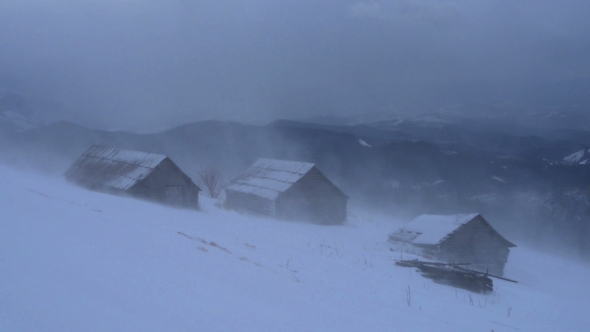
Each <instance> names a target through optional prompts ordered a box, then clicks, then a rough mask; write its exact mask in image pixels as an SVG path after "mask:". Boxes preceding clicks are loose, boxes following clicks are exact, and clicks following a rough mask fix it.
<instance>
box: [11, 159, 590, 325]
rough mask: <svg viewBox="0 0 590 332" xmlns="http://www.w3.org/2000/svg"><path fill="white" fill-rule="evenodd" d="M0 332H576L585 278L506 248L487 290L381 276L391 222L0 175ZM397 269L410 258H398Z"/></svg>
mask: <svg viewBox="0 0 590 332" xmlns="http://www.w3.org/2000/svg"><path fill="white" fill-rule="evenodd" d="M0 184H2V185H1V186H0V212H1V214H0V229H2V231H1V232H0V271H1V273H0V331H144V332H145V331H246V332H248V331H257V332H259V331H328V332H329V331H391V330H402V331H437V332H439V331H492V330H493V331H496V332H498V331H518V330H520V331H586V329H587V327H588V325H589V324H590V316H589V315H588V314H587V308H588V305H587V299H588V298H589V297H590V289H588V288H587V287H584V286H583V285H585V283H586V282H587V280H588V278H589V277H590V268H588V267H587V266H581V265H578V264H576V263H573V262H569V261H566V260H563V259H558V258H555V257H551V256H547V255H542V254H539V253H535V252H533V251H530V250H527V249H525V248H522V247H519V248H516V249H514V250H512V253H511V255H510V258H509V262H508V264H507V266H506V271H505V275H506V277H509V278H513V279H516V280H518V281H519V282H520V283H518V284H512V283H507V282H502V281H499V280H495V281H494V286H495V293H493V294H488V295H483V294H474V293H469V292H467V291H464V290H461V289H455V288H452V287H449V286H445V285H439V284H435V283H433V282H432V281H430V280H428V279H424V278H422V277H420V275H418V274H416V273H415V272H414V271H412V269H407V268H400V267H396V266H394V261H395V259H399V258H400V253H399V252H392V251H391V250H390V249H394V248H392V246H391V245H390V244H388V243H387V235H388V233H389V232H390V231H391V229H394V228H397V227H402V226H403V223H400V222H397V223H395V222H392V220H391V219H390V218H379V217H378V216H373V215H369V214H367V213H366V212H363V211H354V215H355V216H357V217H351V218H350V220H349V221H348V222H347V225H344V226H334V227H326V226H319V225H314V224H305V223H293V222H282V221H276V220H272V219H265V218H255V217H246V216H241V215H239V214H237V213H234V212H231V211H225V210H220V209H218V208H217V207H216V206H215V202H214V201H211V200H207V199H205V198H203V199H202V201H201V203H202V207H203V212H195V211H190V210H178V209H174V208H169V207H166V206H162V205H157V204H151V203H148V202H143V201H138V200H135V199H129V198H124V197H117V196H112V195H107V194H102V193H97V192H92V191H86V190H84V189H81V188H78V187H75V186H72V185H70V184H68V183H65V182H64V181H63V179H48V178H44V177H41V176H38V175H35V174H30V173H23V172H20V171H14V170H10V169H4V168H0ZM403 258H404V259H408V258H412V256H411V255H408V254H403Z"/></svg>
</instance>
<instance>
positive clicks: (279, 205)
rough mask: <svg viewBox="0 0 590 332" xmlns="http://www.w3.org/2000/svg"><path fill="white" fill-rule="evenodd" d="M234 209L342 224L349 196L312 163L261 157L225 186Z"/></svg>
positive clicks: (319, 222)
mask: <svg viewBox="0 0 590 332" xmlns="http://www.w3.org/2000/svg"><path fill="white" fill-rule="evenodd" d="M225 194H226V205H227V206H228V207H230V208H232V209H234V210H237V211H241V212H246V213H253V214H258V215H265V216H271V217H275V218H278V219H284V220H296V221H308V222H313V223H318V224H325V225H335V224H342V223H344V221H345V220H346V209H347V203H348V196H346V194H344V192H342V190H340V189H339V188H338V187H337V186H336V185H334V183H332V182H331V181H330V180H328V178H327V177H326V176H324V174H322V172H320V170H319V169H318V168H317V167H316V166H315V164H312V163H305V162H296V161H284V160H273V159H259V160H257V161H256V162H255V163H254V164H253V165H252V167H250V168H249V169H248V170H246V171H245V172H244V173H243V174H241V175H240V176H238V177H237V178H236V179H235V180H233V181H232V182H231V183H230V184H229V185H228V186H227V187H226V189H225Z"/></svg>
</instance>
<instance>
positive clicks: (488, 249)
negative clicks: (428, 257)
mask: <svg viewBox="0 0 590 332" xmlns="http://www.w3.org/2000/svg"><path fill="white" fill-rule="evenodd" d="M429 251H431V253H433V254H434V255H435V256H436V257H437V258H438V259H440V260H442V261H448V262H456V263H458V262H467V263H472V266H471V268H472V269H474V270H479V271H482V272H485V271H486V270H489V273H492V274H497V275H500V276H501V275H503V274H504V266H505V265H506V262H507V261H508V254H509V253H510V248H509V247H508V246H507V245H506V242H505V241H504V240H503V239H501V238H500V237H499V236H498V233H496V232H495V231H494V230H493V229H492V228H491V227H490V226H489V224H487V222H486V221H485V220H483V217H481V216H478V217H476V218H475V219H473V220H472V221H470V222H468V223H467V224H465V225H463V226H461V227H460V228H459V229H457V231H456V232H454V233H452V234H451V235H450V236H449V237H448V238H447V239H446V240H444V241H443V242H442V243H440V244H439V245H438V246H436V247H431V248H429Z"/></svg>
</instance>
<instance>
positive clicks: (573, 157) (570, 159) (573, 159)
mask: <svg viewBox="0 0 590 332" xmlns="http://www.w3.org/2000/svg"><path fill="white" fill-rule="evenodd" d="M583 157H584V150H580V151H578V152H574V153H572V154H570V155H569V156H567V157H565V158H563V161H565V162H566V163H570V164H575V163H577V162H579V161H580V160H582V158H583Z"/></svg>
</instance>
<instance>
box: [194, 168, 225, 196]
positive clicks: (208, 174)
mask: <svg viewBox="0 0 590 332" xmlns="http://www.w3.org/2000/svg"><path fill="white" fill-rule="evenodd" d="M198 175H199V178H198V182H199V184H200V185H201V186H202V189H204V190H205V191H207V193H208V194H209V197H211V198H219V195H220V194H221V190H222V189H223V187H224V186H225V177H224V174H223V170H222V169H221V168H220V167H217V166H214V165H205V166H201V169H200V170H199V171H198Z"/></svg>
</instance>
